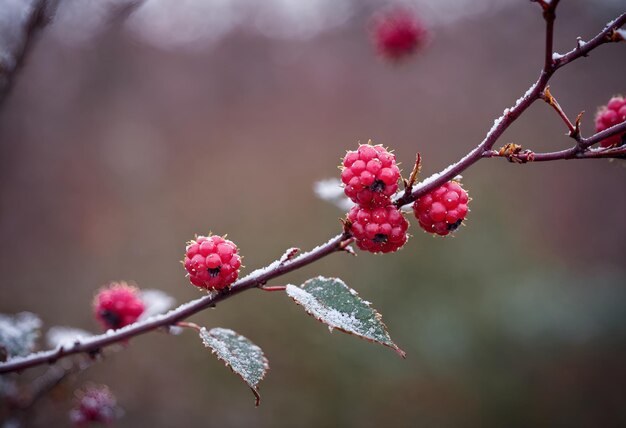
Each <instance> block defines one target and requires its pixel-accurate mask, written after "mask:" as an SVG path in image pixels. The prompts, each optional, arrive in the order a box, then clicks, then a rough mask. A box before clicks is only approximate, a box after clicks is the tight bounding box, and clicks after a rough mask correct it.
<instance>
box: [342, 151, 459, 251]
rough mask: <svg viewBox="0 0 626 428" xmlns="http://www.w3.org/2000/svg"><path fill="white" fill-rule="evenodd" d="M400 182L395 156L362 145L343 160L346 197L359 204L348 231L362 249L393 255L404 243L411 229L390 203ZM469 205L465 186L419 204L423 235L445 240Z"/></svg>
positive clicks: (452, 185)
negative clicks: (435, 236) (426, 234)
mask: <svg viewBox="0 0 626 428" xmlns="http://www.w3.org/2000/svg"><path fill="white" fill-rule="evenodd" d="M399 179H400V169H399V168H398V166H397V164H396V157H395V155H393V154H392V153H390V152H389V151H387V149H385V148H384V147H383V146H381V145H375V146H374V145H371V142H370V144H361V145H360V146H359V147H358V149H357V150H355V151H349V152H348V153H347V154H346V156H345V157H344V159H343V170H342V172H341V181H342V182H343V184H344V192H345V194H346V196H348V197H349V198H350V199H351V200H352V201H353V202H355V203H356V204H357V205H356V206H355V207H353V208H352V209H351V210H350V212H349V213H348V219H347V225H348V227H349V228H350V232H351V233H352V235H353V236H354V239H355V241H356V244H357V246H358V247H359V248H360V249H362V250H365V251H369V252H372V253H389V252H393V251H397V250H398V249H400V248H401V247H402V246H403V245H404V244H405V243H406V241H407V239H408V235H407V229H408V227H409V223H408V222H407V221H406V219H405V218H404V216H403V214H402V211H400V209H398V207H397V206H396V205H394V204H393V202H392V200H391V198H392V196H393V195H394V194H395V193H396V192H397V190H398V180H399ZM468 200H469V198H468V196H467V192H465V190H463V188H462V187H461V185H460V184H459V183H457V182H455V181H450V182H448V183H445V184H444V185H442V186H441V187H438V188H437V189H434V190H433V191H431V192H430V193H428V194H426V195H424V196H422V197H421V198H419V199H418V200H416V201H415V203H414V204H413V211H414V213H415V217H417V219H418V220H419V224H420V226H421V227H422V229H424V230H425V231H426V232H429V233H433V234H437V235H441V236H445V235H448V234H449V233H450V232H453V231H454V230H456V229H457V228H458V227H459V226H460V225H461V224H462V223H463V220H464V219H465V216H466V215H467V211H468V209H467V203H468Z"/></svg>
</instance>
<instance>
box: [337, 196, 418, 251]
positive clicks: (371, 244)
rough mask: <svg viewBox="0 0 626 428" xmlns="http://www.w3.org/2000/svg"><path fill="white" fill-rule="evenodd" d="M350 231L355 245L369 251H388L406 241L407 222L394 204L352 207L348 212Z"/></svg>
mask: <svg viewBox="0 0 626 428" xmlns="http://www.w3.org/2000/svg"><path fill="white" fill-rule="evenodd" d="M348 220H349V221H350V222H351V225H350V231H351V232H352V235H353V236H354V239H355V240H356V244H357V246H358V247H359V248H360V249H362V250H364V251H369V252H370V253H390V252H393V251H397V250H399V249H400V248H401V247H402V246H403V245H404V244H405V243H406V241H407V239H408V236H407V233H406V231H407V229H408V228H409V223H408V222H407V221H406V219H405V218H404V216H403V215H402V212H400V210H399V209H398V208H396V206H395V205H387V206H386V207H377V208H369V207H359V206H355V207H352V209H351V210H350V212H349V213H348Z"/></svg>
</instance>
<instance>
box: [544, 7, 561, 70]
mask: <svg viewBox="0 0 626 428" xmlns="http://www.w3.org/2000/svg"><path fill="white" fill-rule="evenodd" d="M558 5H559V0H551V1H550V3H545V2H544V4H543V5H542V6H543V19H545V21H546V49H545V59H544V64H543V69H544V71H546V72H547V71H549V70H551V69H552V66H553V62H554V60H553V59H552V54H553V53H554V49H553V45H554V21H555V20H556V8H557V6H558Z"/></svg>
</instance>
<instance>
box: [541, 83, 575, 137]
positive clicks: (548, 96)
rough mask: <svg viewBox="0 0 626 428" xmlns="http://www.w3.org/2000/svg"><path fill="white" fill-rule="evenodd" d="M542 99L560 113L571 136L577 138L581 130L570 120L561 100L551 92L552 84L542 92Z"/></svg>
mask: <svg viewBox="0 0 626 428" xmlns="http://www.w3.org/2000/svg"><path fill="white" fill-rule="evenodd" d="M541 99H542V100H544V101H545V102H546V103H548V105H550V107H552V108H553V109H554V111H556V113H557V114H558V115H559V117H560V118H561V119H562V120H563V122H564V123H565V126H567V129H568V130H569V136H570V137H573V138H576V137H577V136H578V134H579V131H580V130H579V129H578V127H576V126H574V124H573V123H572V122H571V121H570V120H569V118H568V117H567V115H566V114H565V112H564V111H563V109H562V108H561V105H560V104H559V102H558V101H557V100H556V98H554V96H553V95H552V93H551V92H550V86H546V89H545V90H544V91H543V94H541Z"/></svg>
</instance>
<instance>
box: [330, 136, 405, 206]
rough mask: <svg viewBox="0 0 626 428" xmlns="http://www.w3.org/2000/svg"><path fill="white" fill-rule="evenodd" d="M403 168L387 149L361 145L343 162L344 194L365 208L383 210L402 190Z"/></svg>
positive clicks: (347, 154) (347, 155)
mask: <svg viewBox="0 0 626 428" xmlns="http://www.w3.org/2000/svg"><path fill="white" fill-rule="evenodd" d="M399 178H400V169H399V168H398V166H397V165H396V157H395V155H393V154H392V153H389V152H388V151H387V149H385V148H384V147H383V146H381V145H380V144H379V145H376V146H372V145H370V144H361V145H360V146H359V148H358V149H357V150H356V151H350V152H348V153H346V156H345V158H344V159H343V171H342V172H341V181H342V182H343V184H344V186H345V188H344V192H345V193H346V196H348V197H349V198H350V199H352V201H354V202H356V203H357V204H359V205H361V206H372V207H381V206H386V205H388V204H389V201H390V198H391V196H392V195H393V194H394V193H396V191H397V190H398V179H399Z"/></svg>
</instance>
